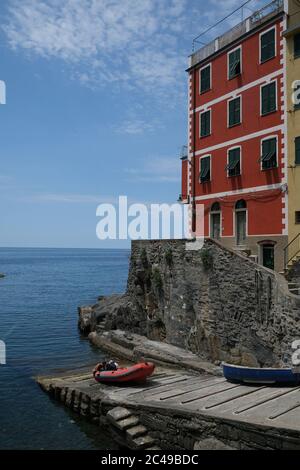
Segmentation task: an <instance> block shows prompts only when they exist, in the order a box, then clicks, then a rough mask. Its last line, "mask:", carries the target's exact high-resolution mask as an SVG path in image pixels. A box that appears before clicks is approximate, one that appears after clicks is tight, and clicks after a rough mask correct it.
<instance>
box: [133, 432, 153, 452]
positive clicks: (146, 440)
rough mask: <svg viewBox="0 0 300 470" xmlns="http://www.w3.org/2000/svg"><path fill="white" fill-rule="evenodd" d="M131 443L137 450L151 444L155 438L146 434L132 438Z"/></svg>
mask: <svg viewBox="0 0 300 470" xmlns="http://www.w3.org/2000/svg"><path fill="white" fill-rule="evenodd" d="M132 444H133V447H134V448H135V449H137V450H138V449H145V448H146V447H150V446H153V445H154V444H155V440H154V439H153V438H152V437H151V436H149V435H148V434H147V435H146V436H141V437H137V438H136V439H133V440H132Z"/></svg>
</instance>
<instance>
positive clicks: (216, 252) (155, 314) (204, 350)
mask: <svg viewBox="0 0 300 470" xmlns="http://www.w3.org/2000/svg"><path fill="white" fill-rule="evenodd" d="M104 312H105V314H104ZM82 317H83V315H80V321H81V322H82V321H83V320H82ZM299 320H300V297H298V296H295V295H293V294H291V293H290V292H289V291H288V287H287V283H286V280H285V279H284V278H283V277H282V276H281V275H279V274H276V273H275V272H273V271H270V270H268V269H266V268H264V267H262V266H259V265H257V264H255V263H254V262H253V261H251V260H250V259H248V258H245V257H244V256H242V255H240V254H238V253H235V252H233V251H231V250H229V249H226V248H224V247H222V246H221V245H220V244H218V243H216V242H214V241H212V240H207V241H206V242H205V245H204V247H203V248H202V250H200V251H186V249H185V242H184V241H183V240H177V241H134V242H133V243H132V253H131V262H130V271H129V277H128V285H127V291H126V294H124V295H123V296H119V297H118V298H117V300H116V301H115V302H112V301H111V298H103V299H101V300H100V302H99V303H98V304H96V305H95V306H94V307H92V309H91V312H90V313H89V320H88V322H87V323H88V327H87V328H86V330H89V329H90V330H95V329H97V328H98V327H97V324H98V323H99V322H100V321H101V322H102V323H103V322H104V323H105V328H106V329H116V328H119V329H125V330H130V331H134V332H136V333H139V334H143V335H146V336H148V337H149V338H150V339H155V340H163V341H167V342H169V343H171V344H174V345H176V346H179V347H184V348H186V349H189V350H191V351H192V352H194V353H196V354H198V355H199V356H200V357H202V358H203V359H206V360H210V361H229V362H232V363H237V364H243V365H251V366H255V365H262V366H268V365H272V366H275V365H282V362H284V361H285V360H289V359H290V354H291V342H292V341H293V340H294V339H297V338H300V322H299Z"/></svg>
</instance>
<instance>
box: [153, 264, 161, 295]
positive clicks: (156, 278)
mask: <svg viewBox="0 0 300 470" xmlns="http://www.w3.org/2000/svg"><path fill="white" fill-rule="evenodd" d="M152 283H153V286H154V287H155V288H156V289H157V290H158V291H161V290H162V288H163V280H162V277H161V274H160V271H159V269H158V268H154V269H153V271H152Z"/></svg>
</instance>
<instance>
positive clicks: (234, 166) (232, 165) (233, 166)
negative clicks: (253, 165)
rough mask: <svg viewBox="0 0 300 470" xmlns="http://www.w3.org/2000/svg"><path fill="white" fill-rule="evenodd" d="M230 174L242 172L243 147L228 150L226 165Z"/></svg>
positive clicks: (236, 174)
mask: <svg viewBox="0 0 300 470" xmlns="http://www.w3.org/2000/svg"><path fill="white" fill-rule="evenodd" d="M226 169H227V172H228V176H238V175H240V174H241V149H240V148H236V149H231V150H229V152H228V165H227V167H226Z"/></svg>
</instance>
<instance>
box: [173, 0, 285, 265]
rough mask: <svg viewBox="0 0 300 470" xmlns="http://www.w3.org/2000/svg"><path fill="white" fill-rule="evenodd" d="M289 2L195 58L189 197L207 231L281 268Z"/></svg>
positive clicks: (186, 180) (185, 179) (185, 176)
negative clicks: (285, 42) (285, 35)
mask: <svg viewBox="0 0 300 470" xmlns="http://www.w3.org/2000/svg"><path fill="white" fill-rule="evenodd" d="M284 30H285V15H284V5H283V2H281V1H276V2H272V4H271V5H268V6H267V8H265V9H263V10H261V11H260V12H258V13H256V14H254V15H252V16H251V17H250V18H248V19H246V20H245V21H243V22H242V23H240V24H239V25H237V26H236V27H235V28H233V29H232V30H230V31H228V32H227V33H225V34H224V35H222V36H220V37H218V38H216V39H215V40H214V41H213V42H211V43H210V44H208V45H207V46H204V47H203V48H201V49H200V50H198V51H196V52H195V53H194V54H193V55H192V56H191V57H190V67H189V69H188V74H189V124H188V128H189V136H188V151H187V155H186V157H183V158H182V196H181V197H182V201H183V202H184V203H189V204H191V205H192V220H191V225H192V228H193V231H194V232H195V231H196V228H197V218H196V205H197V204H203V205H204V211H205V222H204V230H205V236H206V237H211V238H215V239H219V240H220V242H221V243H223V244H224V245H227V246H229V247H231V248H235V249H237V250H240V251H245V252H247V253H248V254H249V255H250V256H254V257H255V258H257V259H258V261H259V262H261V263H262V264H264V265H266V266H268V267H270V268H274V267H275V269H278V270H280V269H281V268H282V262H283V261H282V253H283V247H284V246H285V245H286V244H287V227H286V202H287V195H286V182H287V180H286V177H287V174H286V171H287V169H286V166H287V163H286V156H285V138H286V136H285V132H286V130H285V128H286V122H285V109H284V107H285V104H284V103H285V96H284V94H285V62H284V53H285V52H284V46H283V36H282V33H283V31H284Z"/></svg>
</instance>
